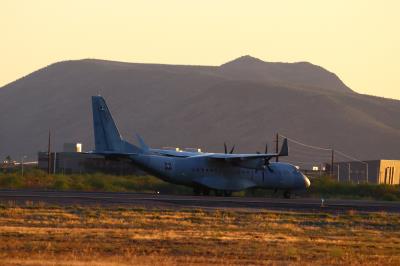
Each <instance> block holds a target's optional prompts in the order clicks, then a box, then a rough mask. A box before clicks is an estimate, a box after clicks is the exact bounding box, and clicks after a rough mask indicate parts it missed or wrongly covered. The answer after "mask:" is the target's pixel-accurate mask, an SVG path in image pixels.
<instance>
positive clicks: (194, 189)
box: [193, 187, 201, 196]
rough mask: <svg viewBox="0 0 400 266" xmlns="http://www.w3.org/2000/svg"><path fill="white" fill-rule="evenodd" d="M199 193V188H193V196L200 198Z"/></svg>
mask: <svg viewBox="0 0 400 266" xmlns="http://www.w3.org/2000/svg"><path fill="white" fill-rule="evenodd" d="M200 193H201V191H200V188H198V187H194V188H193V194H194V195H195V196H200Z"/></svg>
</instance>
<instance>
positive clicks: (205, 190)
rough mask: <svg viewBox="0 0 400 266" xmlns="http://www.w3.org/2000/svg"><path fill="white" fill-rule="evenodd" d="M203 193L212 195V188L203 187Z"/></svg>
mask: <svg viewBox="0 0 400 266" xmlns="http://www.w3.org/2000/svg"><path fill="white" fill-rule="evenodd" d="M203 195H204V196H209V195H210V190H209V189H208V188H203Z"/></svg>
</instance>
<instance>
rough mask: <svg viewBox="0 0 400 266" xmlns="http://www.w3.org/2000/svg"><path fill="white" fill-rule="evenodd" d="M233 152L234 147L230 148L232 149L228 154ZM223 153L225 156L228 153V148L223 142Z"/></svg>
mask: <svg viewBox="0 0 400 266" xmlns="http://www.w3.org/2000/svg"><path fill="white" fill-rule="evenodd" d="M234 150H235V145H233V146H232V149H231V150H230V151H229V154H232V153H233V151H234ZM224 152H225V154H227V153H228V146H227V145H226V143H225V142H224Z"/></svg>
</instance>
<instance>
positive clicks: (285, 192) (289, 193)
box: [283, 190, 292, 199]
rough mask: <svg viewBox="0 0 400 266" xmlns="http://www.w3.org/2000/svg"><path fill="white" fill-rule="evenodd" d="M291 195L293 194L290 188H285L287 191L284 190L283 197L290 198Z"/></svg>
mask: <svg viewBox="0 0 400 266" xmlns="http://www.w3.org/2000/svg"><path fill="white" fill-rule="evenodd" d="M291 196H292V193H291V192H290V190H285V191H284V192H283V197H284V198H285V199H290V197H291Z"/></svg>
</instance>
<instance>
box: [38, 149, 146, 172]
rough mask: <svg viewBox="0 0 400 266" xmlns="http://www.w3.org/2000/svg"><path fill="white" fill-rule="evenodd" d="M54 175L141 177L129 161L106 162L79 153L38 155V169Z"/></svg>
mask: <svg viewBox="0 0 400 266" xmlns="http://www.w3.org/2000/svg"><path fill="white" fill-rule="evenodd" d="M49 162H50V172H51V173H54V174H74V173H75V174H84V173H106V174H115V175H131V174H135V175H142V174H144V172H142V171H141V170H140V169H138V168H137V167H136V166H135V165H134V164H132V163H131V161H129V160H108V159H105V158H104V156H101V155H96V154H88V153H80V152H52V153H50V160H49V156H48V153H47V152H39V153H38V167H39V169H42V170H44V171H48V170H49V168H48V166H49Z"/></svg>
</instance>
